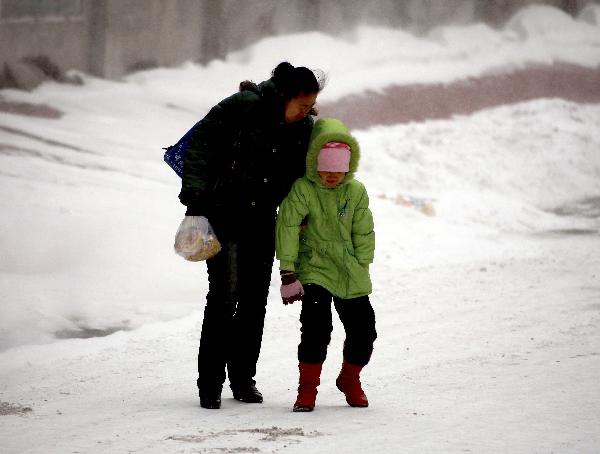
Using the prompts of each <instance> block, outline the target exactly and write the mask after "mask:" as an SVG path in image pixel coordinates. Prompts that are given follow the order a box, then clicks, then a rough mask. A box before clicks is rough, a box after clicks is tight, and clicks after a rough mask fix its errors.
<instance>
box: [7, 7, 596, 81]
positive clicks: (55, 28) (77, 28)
mask: <svg viewBox="0 0 600 454" xmlns="http://www.w3.org/2000/svg"><path fill="white" fill-rule="evenodd" d="M599 1H600V0H485V1H483V0H402V1H399V0H0V88H1V87H2V86H11V84H12V86H15V85H17V86H21V88H30V87H31V86H35V83H36V82H35V81H36V77H43V74H41V72H43V71H46V73H47V72H48V69H49V68H48V66H52V65H54V66H56V68H58V69H59V70H66V69H71V68H76V69H79V70H81V71H83V72H87V73H91V74H94V75H98V76H102V77H108V78H115V79H116V78H119V77H121V76H122V75H124V74H126V73H127V72H130V71H134V70H137V69H144V68H148V67H153V66H172V65H177V64H180V63H182V62H184V61H186V60H194V61H200V62H207V61H209V60H211V59H213V58H220V57H223V56H225V55H226V54H227V53H228V52H229V51H231V50H236V49H240V48H243V47H245V46H247V45H249V44H251V43H253V42H256V41H257V40H259V39H260V38H262V37H265V36H270V35H281V34H286V33H294V32H300V31H307V30H318V31H323V32H327V33H331V34H338V33H340V32H343V31H345V30H351V29H352V28H353V27H354V26H355V25H357V24H358V23H371V24H379V25H385V26H390V27H403V28H405V29H407V30H409V31H412V32H415V33H422V32H426V31H427V30H429V29H431V27H434V26H436V25H443V24H461V23H468V22H471V21H474V20H483V21H486V22H488V23H489V24H491V25H501V24H502V23H503V22H504V21H505V20H506V19H508V18H509V17H510V16H511V15H512V14H514V12H515V11H516V10H517V9H519V8H521V7H523V6H524V5H527V4H530V3H534V2H536V3H546V4H551V5H554V6H557V7H559V8H562V9H563V10H565V11H568V12H570V13H572V14H575V13H576V12H577V11H579V10H580V9H581V8H582V7H583V6H584V5H586V4H587V3H590V2H595V3H598V2H599ZM39 56H44V58H45V60H44V62H45V66H46V68H41V67H43V66H44V65H40V62H39V61H38V62H37V63H36V64H33V65H32V64H31V62H29V63H24V61H23V60H24V59H31V57H39ZM44 62H42V63H44ZM48 63H51V64H52V65H48ZM56 68H54V69H56ZM50 69H53V68H50ZM55 72H56V71H55ZM40 74H41V75H40ZM23 81H24V82H23ZM21 82H23V83H21Z"/></svg>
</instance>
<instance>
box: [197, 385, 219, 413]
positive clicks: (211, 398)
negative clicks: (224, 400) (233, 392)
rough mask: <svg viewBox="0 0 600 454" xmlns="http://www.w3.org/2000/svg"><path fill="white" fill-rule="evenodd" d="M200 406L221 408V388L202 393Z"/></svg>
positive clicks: (214, 408)
mask: <svg viewBox="0 0 600 454" xmlns="http://www.w3.org/2000/svg"><path fill="white" fill-rule="evenodd" d="M200 406H201V407H202V408H208V409H210V410H217V409H219V408H221V390H220V389H219V390H214V391H211V392H201V393H200Z"/></svg>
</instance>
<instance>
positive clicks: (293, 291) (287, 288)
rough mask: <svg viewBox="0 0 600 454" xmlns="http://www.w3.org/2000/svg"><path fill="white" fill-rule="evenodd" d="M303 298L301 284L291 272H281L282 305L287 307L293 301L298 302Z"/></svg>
mask: <svg viewBox="0 0 600 454" xmlns="http://www.w3.org/2000/svg"><path fill="white" fill-rule="evenodd" d="M303 296H304V289H303V288H302V284H301V283H300V281H299V280H298V279H296V276H295V275H294V272H293V271H284V270H282V271H281V299H282V300H283V304H285V305H288V304H291V303H293V302H294V301H300V300H301V299H302V297H303Z"/></svg>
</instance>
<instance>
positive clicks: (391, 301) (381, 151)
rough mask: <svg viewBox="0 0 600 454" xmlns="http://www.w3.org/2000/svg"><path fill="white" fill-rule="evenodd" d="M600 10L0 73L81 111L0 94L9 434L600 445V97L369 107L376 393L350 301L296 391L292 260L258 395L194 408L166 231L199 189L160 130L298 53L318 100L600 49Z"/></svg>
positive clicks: (491, 446) (99, 442) (35, 442)
mask: <svg viewBox="0 0 600 454" xmlns="http://www.w3.org/2000/svg"><path fill="white" fill-rule="evenodd" d="M599 27H600V7H598V6H595V7H590V8H588V9H587V10H586V11H584V13H583V14H582V16H581V17H579V18H577V19H576V20H573V19H571V18H569V17H568V16H566V15H565V14H563V13H561V12H559V11H558V10H555V9H552V8H548V7H532V8H528V9H526V10H524V11H522V12H521V13H519V14H518V15H517V16H515V17H514V18H513V20H512V21H510V22H509V23H508V24H507V26H506V27H505V28H504V29H502V30H492V29H490V28H487V27H485V26H483V25H481V24H477V25H473V26H469V27H461V28H444V29H440V30H435V31H434V32H432V33H431V34H430V35H428V36H426V37H422V38H417V37H414V36H411V35H409V34H406V33H403V32H402V31H398V30H384V29H376V28H362V29H359V30H358V31H357V32H355V33H353V34H352V35H349V36H347V37H345V38H344V39H341V38H340V39H334V38H332V37H328V36H325V35H321V34H317V33H308V34H303V35H295V36H291V37H278V38H272V39H267V40H264V41H262V42H259V43H257V44H256V45H254V46H252V47H251V48H249V49H246V50H244V51H241V52H237V53H235V54H232V55H230V56H229V57H228V58H227V59H226V60H225V61H214V62H212V63H210V64H209V65H207V66H196V65H192V64H187V65H183V66H182V67H181V68H176V69H158V70H153V71H147V72H143V73H138V74H135V75H132V76H130V77H128V78H127V79H126V80H124V81H122V82H109V81H103V80H98V79H93V78H90V77H88V76H84V79H85V84H84V85H83V86H81V87H74V86H67V85H57V84H45V85H43V86H42V87H40V88H39V89H37V90H36V91H34V92H32V93H23V92H17V91H11V90H4V91H1V92H0V97H1V98H2V99H3V100H5V101H11V102H27V103H32V104H46V105H49V106H51V107H53V108H55V109H58V110H60V111H61V112H63V114H64V115H63V116H62V117H61V118H60V119H49V118H36V117H25V116H21V115H16V114H10V113H0V189H1V191H2V194H3V196H2V197H1V198H0V210H1V212H2V213H3V215H2V217H0V251H1V254H0V350H2V351H1V352H0V422H1V424H0V451H1V452H7V453H25V452H35V453H65V452H79V453H89V452H94V453H96V452H106V453H116V452H144V453H165V452H186V453H187V452H189V453H191V452H201V453H218V452H229V453H254V452H261V453H262V452H285V453H296V452H297V453H300V452H303V453H304V452H320V453H328V452H332V451H339V452H377V453H389V452H411V453H413V452H414V453H424V452H444V453H455V452H456V453H458V452H478V453H479V452H482V453H483V452H485V453H488V452H495V453H505V452H510V453H550V452H560V453H594V452H600V429H598V420H600V406H599V405H598V397H599V396H600V380H599V379H598V377H600V255H599V253H598V251H600V234H599V231H600V105H594V104H592V105H579V104H575V103H571V102H567V101H563V100H557V99H542V100H537V101H532V102H527V103H521V104H517V105H511V106H502V107H499V108H495V109H490V110H486V111H481V112H478V113H475V114H473V115H470V116H455V117H454V118H452V119H449V120H443V121H428V122H424V123H410V124H406V125H396V126H388V127H376V128H371V129H369V130H361V131H354V133H355V134H356V136H357V138H358V139H359V141H360V143H361V145H362V149H363V161H362V163H361V165H362V167H361V171H360V172H359V175H358V178H359V179H361V180H362V181H364V182H365V184H366V185H367V188H368V190H369V193H370V196H371V204H372V209H373V211H374V216H375V221H376V232H377V251H376V259H375V263H374V265H373V268H372V276H373V281H374V292H373V295H372V301H373V303H374V307H375V310H376V313H377V323H378V324H377V328H378V333H379V338H378V340H377V342H376V349H375V352H374V355H373V359H372V362H371V364H370V365H369V366H368V367H367V368H366V369H365V372H364V379H363V382H364V386H365V391H366V392H367V395H368V396H369V400H370V402H371V406H370V407H369V408H367V409H353V408H350V407H348V406H347V405H346V404H345V401H344V399H343V396H342V395H341V394H340V393H339V391H337V390H336V389H335V385H334V380H335V376H336V374H337V372H338V367H339V364H340V362H341V347H342V342H343V329H342V327H341V325H340V324H339V323H337V322H336V324H335V327H334V336H333V340H332V343H331V346H330V350H329V351H330V354H329V359H328V361H327V362H326V363H325V367H324V372H323V377H322V385H321V387H320V393H319V396H318V399H317V408H316V410H315V411H314V412H313V413H311V414H295V413H291V411H290V409H291V405H292V403H293V401H294V399H295V388H296V381H297V362H296V345H297V342H298V340H299V331H298V328H299V322H298V315H299V309H300V307H299V305H297V304H296V305H294V306H292V307H284V306H283V305H282V304H281V302H280V300H279V298H278V285H279V279H278V278H277V277H276V275H275V274H274V276H273V281H272V285H271V295H270V297H269V306H268V311H267V319H266V327H265V337H264V342H263V350H262V354H261V359H260V362H259V369H258V375H257V382H258V385H259V388H260V389H261V391H262V392H263V394H264V395H265V403H264V404H262V405H247V404H241V403H239V402H237V401H234V400H233V399H232V398H231V395H230V394H229V392H228V390H225V392H224V396H223V397H224V401H223V407H222V409H221V410H219V411H208V410H203V409H201V408H200V407H199V405H198V401H197V393H196V389H195V379H196V370H195V369H196V360H195V356H196V350H197V344H198V338H199V334H200V323H201V319H202V309H203V303H204V294H205V292H206V288H207V282H206V273H205V266H204V264H201V263H195V264H194V263H189V262H185V261H184V260H183V259H181V258H180V257H179V256H177V255H175V254H174V252H173V236H174V233H175V230H176V229H177V226H178V224H179V222H180V219H181V216H182V215H183V212H184V207H182V206H181V205H179V203H178V200H177V194H178V191H179V180H178V178H177V177H176V175H175V174H174V173H173V172H172V171H171V170H170V169H169V168H168V167H167V166H166V164H164V163H163V162H162V152H161V149H160V148H161V147H162V146H166V145H169V144H171V143H173V142H174V141H175V140H176V139H177V138H178V136H179V135H181V134H182V133H183V132H185V131H186V130H187V129H188V128H189V127H190V126H191V124H193V122H195V121H196V120H197V119H198V118H199V117H201V116H202V115H203V114H204V113H205V112H206V111H207V109H208V108H210V106H211V105H212V104H214V103H215V102H216V101H218V100H220V99H221V98H223V97H224V96H226V95H228V94H229V93H230V92H231V91H232V89H235V87H236V86H237V83H238V82H239V81H240V80H242V79H246V78H250V79H253V80H255V81H259V80H262V79H264V78H266V77H267V76H268V74H269V71H270V70H271V69H272V68H273V67H274V66H275V65H276V64H277V63H278V62H279V61H281V60H286V59H288V60H290V61H291V62H292V63H294V64H304V65H307V66H310V67H318V68H322V69H324V70H325V71H326V72H327V73H328V74H329V84H328V86H327V88H326V90H325V91H324V92H323V93H322V95H321V97H320V99H321V100H322V101H323V102H325V101H332V100H335V99H339V98H341V97H342V96H344V95H347V94H351V93H354V92H356V91H362V90H376V89H378V88H382V87H384V86H386V85H387V84H389V83H392V82H393V83H414V82H427V81H431V82H435V83H439V82H452V81H455V80H458V79H461V78H464V77H474V76H478V75H481V74H484V73H489V72H502V71H509V70H511V69H514V68H515V67H521V66H523V65H526V64H530V63H543V64H552V63H554V62H569V63H574V64H578V65H585V66H588V67H596V66H598V65H599V64H600V30H599ZM374 43H376V44H377V45H375V44H374ZM382 43H384V44H383V45H382ZM299 44H301V45H299ZM332 56H335V60H334V61H333V62H332ZM399 108H401V106H399ZM410 197H415V198H416V199H417V201H427V202H428V203H430V204H431V206H432V207H433V209H434V210H435V215H433V216H430V215H426V214H424V213H423V212H422V211H420V210H419V209H417V208H418V207H411V206H406V205H405V204H403V203H401V202H402V201H405V200H407V199H408V198H410ZM430 214H431V213H430ZM113 332H114V333H113ZM109 333H113V334H110V335H108V336H102V337H99V336H100V335H105V334H109ZM88 336H96V337H89V338H83V337H88Z"/></svg>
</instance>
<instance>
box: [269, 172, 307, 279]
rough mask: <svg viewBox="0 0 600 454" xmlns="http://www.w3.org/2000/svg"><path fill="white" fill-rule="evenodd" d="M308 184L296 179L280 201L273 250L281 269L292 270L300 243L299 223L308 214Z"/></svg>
mask: <svg viewBox="0 0 600 454" xmlns="http://www.w3.org/2000/svg"><path fill="white" fill-rule="evenodd" d="M307 189H308V186H307V184H306V183H305V182H304V181H303V180H302V179H299V180H296V182H295V183H294V184H293V186H292V189H291V190H290V193H289V194H288V195H287V197H286V198H285V199H284V200H283V202H282V203H281V206H280V207H279V213H278V215H277V225H276V229H275V251H276V254H277V259H278V260H279V262H280V264H279V267H280V269H282V270H289V271H294V270H295V267H294V262H296V261H297V259H298V248H299V244H300V224H301V223H302V220H303V219H304V218H305V217H306V215H307V214H308V192H307Z"/></svg>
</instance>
